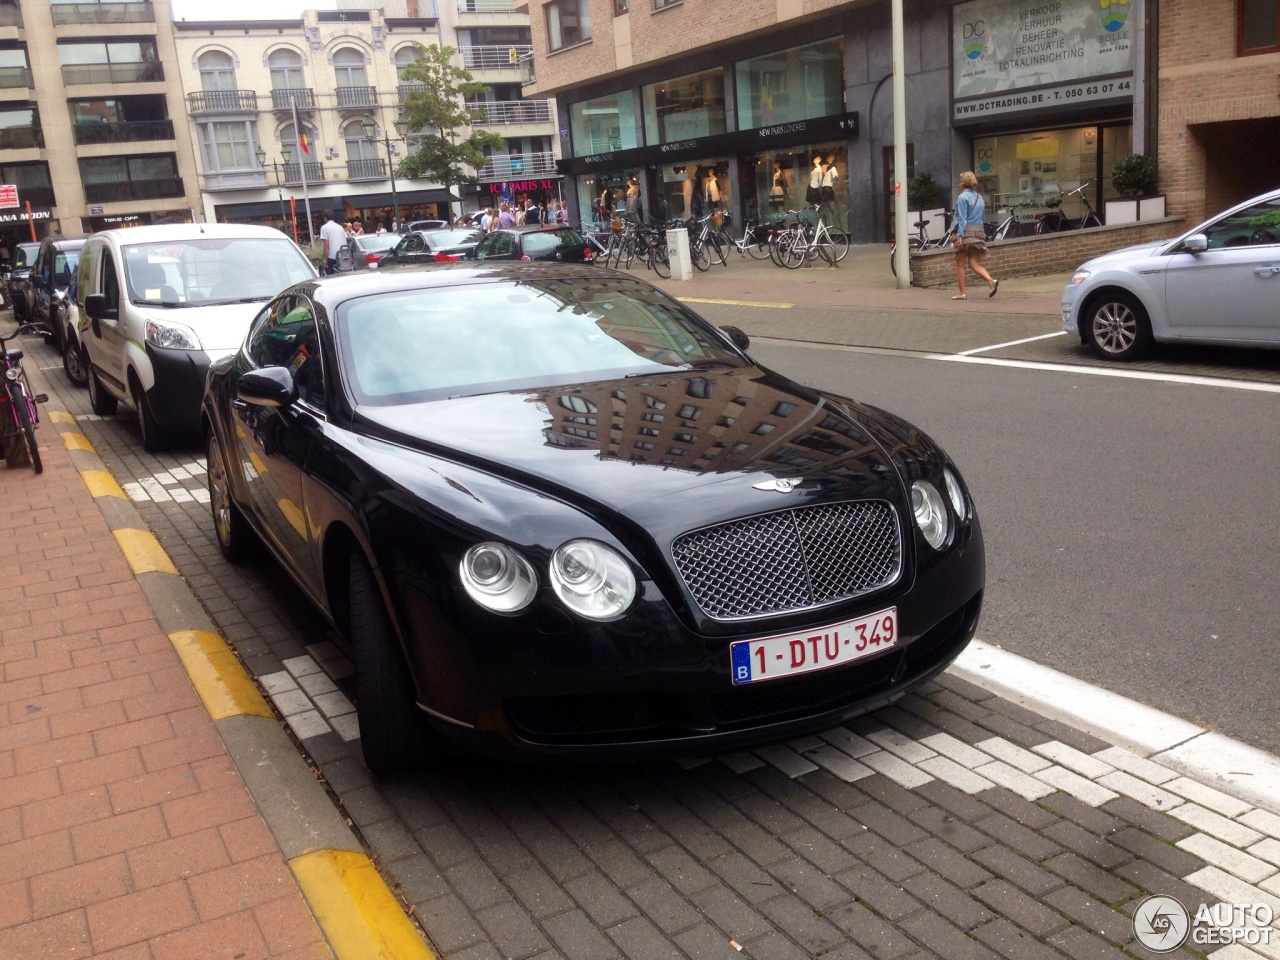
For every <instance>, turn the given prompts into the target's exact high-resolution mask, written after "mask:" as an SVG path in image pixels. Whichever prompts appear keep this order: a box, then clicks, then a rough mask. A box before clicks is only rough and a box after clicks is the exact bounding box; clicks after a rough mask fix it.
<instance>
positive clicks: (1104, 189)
mask: <svg viewBox="0 0 1280 960" xmlns="http://www.w3.org/2000/svg"><path fill="white" fill-rule="evenodd" d="M1132 143H1133V128H1132V127H1131V126H1129V125H1117V126H1115V127H1108V128H1105V129H1103V130H1101V131H1099V128H1098V127H1068V128H1065V129H1060V130H1044V131H1039V132H1037V133H1020V134H1010V135H1008V136H999V137H978V138H976V139H975V140H974V141H973V151H974V166H973V169H974V172H975V173H977V175H978V184H979V189H980V190H981V192H982V194H983V196H984V197H985V198H986V200H987V210H988V219H991V220H996V219H999V218H1001V217H1003V216H1004V215H1005V214H1006V212H1007V211H1008V210H1009V209H1010V208H1012V207H1013V206H1014V205H1015V204H1019V205H1022V206H1021V210H1020V211H1019V215H1020V216H1021V217H1024V218H1026V217H1034V216H1035V215H1036V214H1038V213H1043V212H1046V211H1048V210H1049V209H1050V208H1049V207H1048V206H1046V204H1045V201H1047V200H1057V199H1058V198H1059V197H1063V196H1064V195H1065V194H1069V193H1070V192H1071V191H1073V190H1075V189H1076V188H1077V187H1079V186H1081V185H1087V186H1086V187H1085V191H1084V195H1085V196H1086V197H1087V198H1088V201H1089V203H1090V205H1091V206H1092V207H1093V209H1094V210H1096V211H1099V212H1101V210H1102V202H1103V201H1104V200H1105V199H1108V198H1110V197H1114V193H1113V192H1112V191H1111V190H1110V183H1111V165H1112V164H1113V163H1114V162H1115V161H1116V160H1117V159H1118V158H1119V157H1122V156H1125V155H1127V154H1129V153H1130V152H1131V147H1132ZM1062 206H1063V213H1064V214H1065V215H1066V216H1067V217H1069V218H1074V219H1079V218H1081V217H1083V216H1084V215H1085V214H1086V213H1087V208H1086V207H1085V205H1084V202H1083V200H1082V199H1081V198H1080V197H1078V196H1073V197H1071V198H1070V199H1069V200H1066V201H1065V202H1064V203H1063V204H1062Z"/></svg>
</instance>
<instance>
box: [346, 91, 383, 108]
mask: <svg viewBox="0 0 1280 960" xmlns="http://www.w3.org/2000/svg"><path fill="white" fill-rule="evenodd" d="M335 92H336V93H337V95H338V106H339V107H376V106H377V105H378V88H377V87H337V88H336V91H335Z"/></svg>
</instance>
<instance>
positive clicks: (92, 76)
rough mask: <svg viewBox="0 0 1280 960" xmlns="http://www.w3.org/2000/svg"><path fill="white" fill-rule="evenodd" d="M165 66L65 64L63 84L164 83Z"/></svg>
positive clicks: (146, 62)
mask: <svg viewBox="0 0 1280 960" xmlns="http://www.w3.org/2000/svg"><path fill="white" fill-rule="evenodd" d="M163 81H164V65H163V64H160V63H152V62H149V61H144V62H140V63H69V64H63V67H62V82H63V83H66V84H73V83H84V84H94V85H100V84H108V83H162V82H163Z"/></svg>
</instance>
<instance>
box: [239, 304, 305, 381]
mask: <svg viewBox="0 0 1280 960" xmlns="http://www.w3.org/2000/svg"><path fill="white" fill-rule="evenodd" d="M296 299H297V298H296V297H293V296H288V297H281V298H280V299H278V300H275V301H273V302H272V303H271V304H270V305H269V306H268V307H267V309H266V310H264V311H263V313H265V314H266V317H265V318H262V320H261V323H259V322H258V321H257V320H255V321H254V327H253V333H252V335H251V336H250V338H249V359H250V360H252V361H253V365H254V366H255V367H281V366H284V363H283V362H282V361H283V360H284V356H283V355H282V354H283V351H284V347H285V346H286V344H282V343H281V340H280V333H279V330H280V321H281V319H282V318H283V317H286V316H288V314H289V311H290V310H292V309H293V307H294V302H295V300H296ZM259 317H260V318H261V314H259Z"/></svg>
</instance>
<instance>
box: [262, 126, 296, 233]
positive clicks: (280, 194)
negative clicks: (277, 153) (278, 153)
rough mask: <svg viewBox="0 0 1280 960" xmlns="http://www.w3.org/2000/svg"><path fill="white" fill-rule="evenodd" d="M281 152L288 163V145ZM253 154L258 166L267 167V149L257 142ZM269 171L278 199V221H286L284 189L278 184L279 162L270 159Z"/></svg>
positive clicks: (287, 219)
mask: <svg viewBox="0 0 1280 960" xmlns="http://www.w3.org/2000/svg"><path fill="white" fill-rule="evenodd" d="M282 152H283V153H284V155H285V157H284V162H285V163H288V162H289V152H290V151H289V148H288V146H286V147H285V148H284V150H283V151H282ZM254 155H255V156H256V157H257V158H258V166H260V167H262V169H264V170H265V169H266V168H267V151H265V150H263V149H262V145H261V144H259V145H258V149H257V150H255V151H254ZM271 172H272V173H273V174H274V175H275V178H276V196H277V197H278V198H279V199H280V222H281V223H288V222H289V218H288V217H287V216H286V215H285V212H284V189H283V188H282V187H281V185H280V164H278V163H277V162H276V161H275V160H272V161H271Z"/></svg>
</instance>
